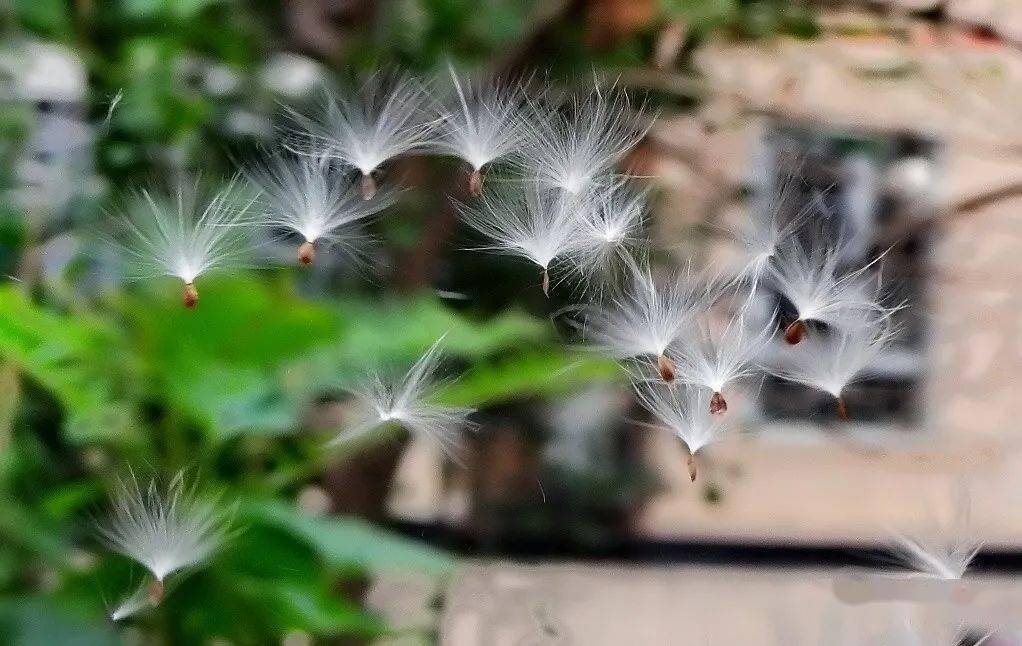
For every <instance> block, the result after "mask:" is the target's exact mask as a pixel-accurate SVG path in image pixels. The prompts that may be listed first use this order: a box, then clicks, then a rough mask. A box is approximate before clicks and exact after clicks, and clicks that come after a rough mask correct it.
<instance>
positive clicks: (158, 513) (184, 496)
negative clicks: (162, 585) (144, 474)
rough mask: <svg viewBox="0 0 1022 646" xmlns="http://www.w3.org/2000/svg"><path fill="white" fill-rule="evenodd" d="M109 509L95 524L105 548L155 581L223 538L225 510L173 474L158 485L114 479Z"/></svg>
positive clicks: (199, 557)
mask: <svg viewBox="0 0 1022 646" xmlns="http://www.w3.org/2000/svg"><path fill="white" fill-rule="evenodd" d="M111 503H112V506H113V508H112V511H111V513H110V515H109V517H108V518H107V520H106V521H105V522H101V523H100V524H99V525H98V532H99V535H100V537H101V538H102V539H103V540H104V542H106V543H107V544H108V545H109V546H110V547H111V549H114V550H116V551H118V552H120V553H121V554H123V555H125V556H127V557H128V558H130V559H132V560H134V561H136V562H138V563H139V564H141V565H142V566H143V567H145V568H146V569H147V570H149V572H151V573H152V575H153V576H154V577H155V578H156V580H157V581H159V582H162V581H163V580H164V579H166V578H167V576H168V575H170V574H173V573H174V572H178V571H180V570H182V569H184V568H188V567H192V566H195V565H198V564H200V563H202V562H203V561H205V560H206V559H207V558H209V557H210V556H211V555H212V554H213V553H214V552H216V550H217V549H219V548H220V547H221V545H223V543H224V541H225V540H226V539H227V536H228V533H229V527H230V513H226V512H225V511H224V510H223V508H222V507H221V505H220V504H219V503H218V501H217V500H216V499H212V500H206V499H201V498H199V497H198V495H197V494H196V489H195V485H194V484H192V485H187V484H186V483H185V479H184V474H183V472H180V473H178V474H177V475H176V476H175V477H174V478H173V479H172V480H171V481H170V483H169V484H168V485H167V487H166V488H165V489H161V488H160V487H159V485H158V483H157V482H156V481H155V480H153V481H151V482H150V483H149V484H148V485H146V486H145V487H142V486H140V485H139V482H138V480H137V479H136V477H135V474H134V473H132V474H131V475H130V476H129V477H128V478H126V479H121V480H119V481H118V482H117V484H116V486H115V488H114V491H113V494H112V496H111Z"/></svg>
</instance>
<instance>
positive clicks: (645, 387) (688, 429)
mask: <svg viewBox="0 0 1022 646" xmlns="http://www.w3.org/2000/svg"><path fill="white" fill-rule="evenodd" d="M634 387H635V392H636V395H637V396H638V399H639V403H640V404H641V405H642V407H643V408H645V409H646V410H647V411H649V412H650V413H651V414H652V415H653V417H654V418H656V419H657V420H658V421H659V422H660V423H661V424H663V425H664V426H666V427H667V428H668V429H670V430H671V431H673V432H674V434H675V435H677V436H678V437H679V438H680V439H681V440H682V442H683V443H684V445H685V448H686V450H687V451H688V458H687V466H688V473H689V478H690V479H691V480H692V482H695V481H696V477H697V475H698V464H697V458H696V455H697V453H698V452H699V450H700V449H702V448H703V447H705V446H707V445H709V444H713V443H715V442H719V441H720V440H721V439H723V437H724V436H725V435H726V433H727V430H728V428H727V426H725V424H724V423H723V421H722V419H723V418H721V417H720V416H719V415H713V414H711V413H710V399H711V397H712V395H711V394H710V392H709V391H708V390H706V389H705V388H700V387H698V386H690V385H687V384H683V383H680V382H675V383H672V384H667V383H663V382H660V381H649V380H640V381H637V382H636V383H635V384H634Z"/></svg>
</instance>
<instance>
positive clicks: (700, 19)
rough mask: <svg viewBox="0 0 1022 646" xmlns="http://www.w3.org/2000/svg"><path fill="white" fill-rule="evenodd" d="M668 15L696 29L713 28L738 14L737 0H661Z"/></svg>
mask: <svg viewBox="0 0 1022 646" xmlns="http://www.w3.org/2000/svg"><path fill="white" fill-rule="evenodd" d="M660 6H661V7H662V9H663V11H664V13H666V14H667V15H668V16H670V17H671V18H673V19H676V20H684V21H685V22H686V23H688V24H689V25H691V26H693V27H695V28H696V29H714V28H717V27H719V26H721V25H723V24H725V23H727V22H728V21H730V20H734V19H735V18H736V17H737V16H738V12H739V6H738V0H661V5H660Z"/></svg>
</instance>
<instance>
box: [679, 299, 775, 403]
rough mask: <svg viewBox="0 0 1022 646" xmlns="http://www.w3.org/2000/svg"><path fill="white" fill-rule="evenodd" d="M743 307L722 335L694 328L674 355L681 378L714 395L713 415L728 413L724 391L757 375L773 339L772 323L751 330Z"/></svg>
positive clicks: (712, 397)
mask: <svg viewBox="0 0 1022 646" xmlns="http://www.w3.org/2000/svg"><path fill="white" fill-rule="evenodd" d="M746 311H747V308H746V307H744V306H743V307H742V308H741V309H740V310H739V311H738V312H737V313H736V314H735V315H734V316H732V317H731V318H730V319H729V320H728V322H727V324H726V325H725V326H724V328H723V329H722V330H721V331H720V332H719V333H715V332H711V331H710V329H709V328H708V327H707V326H706V325H698V326H693V328H692V332H693V333H692V334H687V335H685V336H684V337H683V338H682V340H681V343H680V344H678V346H677V352H676V354H674V353H672V358H673V359H674V362H675V365H676V366H677V371H678V378H679V379H680V380H681V381H683V382H685V383H687V384H691V385H694V386H698V387H701V388H705V389H706V390H708V391H709V392H710V393H712V395H711V398H710V403H709V404H710V412H711V413H723V412H725V411H726V410H727V401H726V400H725V398H724V389H725V388H726V387H727V386H729V385H731V384H733V383H734V382H736V381H739V380H741V379H743V378H746V377H750V376H752V375H754V374H756V373H757V372H758V370H759V366H758V364H757V361H758V360H759V359H760V358H761V356H762V352H763V350H764V348H765V347H766V345H767V344H768V343H769V342H770V339H771V337H772V336H773V329H772V325H771V324H772V322H773V321H772V319H771V321H770V322H769V323H768V325H767V326H764V327H762V328H760V329H753V328H751V327H750V326H749V324H748V322H747V320H746V317H745V313H746Z"/></svg>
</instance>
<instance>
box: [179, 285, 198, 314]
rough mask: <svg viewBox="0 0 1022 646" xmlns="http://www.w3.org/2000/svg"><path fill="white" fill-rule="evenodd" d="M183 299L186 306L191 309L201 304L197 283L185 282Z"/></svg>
mask: <svg viewBox="0 0 1022 646" xmlns="http://www.w3.org/2000/svg"><path fill="white" fill-rule="evenodd" d="M182 301H183V302H184V306H185V307H187V308H188V309H190V310H193V309H195V306H196V305H198V304H199V290H197V289H195V283H185V291H184V297H183V298H182Z"/></svg>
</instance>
